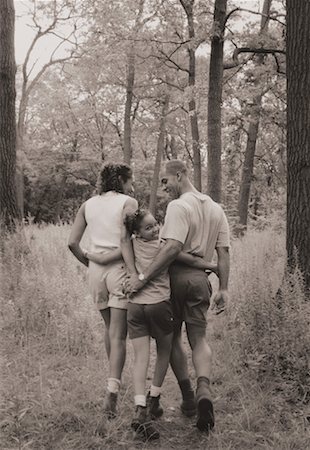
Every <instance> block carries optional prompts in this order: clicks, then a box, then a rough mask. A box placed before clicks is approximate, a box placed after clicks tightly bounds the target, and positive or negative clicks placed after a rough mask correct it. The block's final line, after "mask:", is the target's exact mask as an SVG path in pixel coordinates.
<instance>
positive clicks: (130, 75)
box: [124, 47, 135, 164]
mask: <svg viewBox="0 0 310 450" xmlns="http://www.w3.org/2000/svg"><path fill="white" fill-rule="evenodd" d="M134 83H135V56H134V48H133V47H131V49H130V52H129V55H128V61H127V78H126V103H125V116H124V162H125V163H126V164H130V162H131V158H132V147H131V109H132V98H133V88H134Z"/></svg>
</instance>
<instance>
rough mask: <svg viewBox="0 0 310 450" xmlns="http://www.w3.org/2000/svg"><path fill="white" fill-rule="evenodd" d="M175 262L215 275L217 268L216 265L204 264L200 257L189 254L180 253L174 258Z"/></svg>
mask: <svg viewBox="0 0 310 450" xmlns="http://www.w3.org/2000/svg"><path fill="white" fill-rule="evenodd" d="M176 260H177V261H179V262H181V263H183V264H187V265H188V266H191V267H194V268H195V269H201V270H211V271H212V272H215V273H216V274H217V271H218V268H217V264H215V263H211V262H206V261H205V260H204V259H203V258H201V257H200V256H194V255H191V254H190V253H185V252H180V253H179V254H178V256H177V258H176Z"/></svg>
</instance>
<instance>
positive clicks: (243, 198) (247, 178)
mask: <svg viewBox="0 0 310 450" xmlns="http://www.w3.org/2000/svg"><path fill="white" fill-rule="evenodd" d="M271 2H272V0H264V5H263V10H262V18H261V25H260V35H262V34H264V33H266V32H267V30H268V24H269V15H270V8H271ZM264 57H265V55H264V54H263V53H260V54H259V55H258V56H257V61H256V62H255V65H256V67H257V66H261V65H262V64H263V63H264ZM255 82H256V84H259V80H258V79H256V80H255ZM263 95H264V92H263V89H262V87H261V88H260V89H259V92H258V93H257V94H256V95H255V96H254V99H253V103H252V108H251V109H252V114H251V115H250V120H249V126H248V131H247V144H246V149H245V155H244V163H243V167H242V176H241V185H240V192H239V201H238V215H239V223H240V225H241V226H242V228H243V229H244V228H246V226H247V220H248V205H249V199H250V189H251V181H252V177H253V168H254V157H255V149H256V142H257V137H258V130H259V122H260V115H261V108H262V99H263Z"/></svg>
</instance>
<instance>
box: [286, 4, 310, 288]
mask: <svg viewBox="0 0 310 450" xmlns="http://www.w3.org/2000/svg"><path fill="white" fill-rule="evenodd" d="M309 17H310V3H309V1H308V0H287V240H286V246H287V252H288V265H289V267H290V268H294V267H295V265H296V263H298V264H299V267H300V269H301V270H302V272H303V274H304V278H305V284H306V288H307V290H308V291H309V290H310V258H309V255H310V232H309V230H310V204H309V199H310V96H309V92H310V27H309ZM295 250H296V251H295ZM295 256H296V257H297V258H295Z"/></svg>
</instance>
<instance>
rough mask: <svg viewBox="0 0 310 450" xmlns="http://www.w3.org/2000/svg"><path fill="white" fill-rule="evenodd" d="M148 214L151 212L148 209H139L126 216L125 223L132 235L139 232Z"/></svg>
mask: <svg viewBox="0 0 310 450" xmlns="http://www.w3.org/2000/svg"><path fill="white" fill-rule="evenodd" d="M148 214H150V212H149V211H148V210H147V209H137V211H136V212H134V213H132V214H127V215H126V217H125V220H124V223H125V226H126V228H127V231H128V233H129V234H130V235H132V234H134V233H136V232H137V231H139V229H140V226H141V223H142V220H143V219H144V217H145V216H147V215H148Z"/></svg>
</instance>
